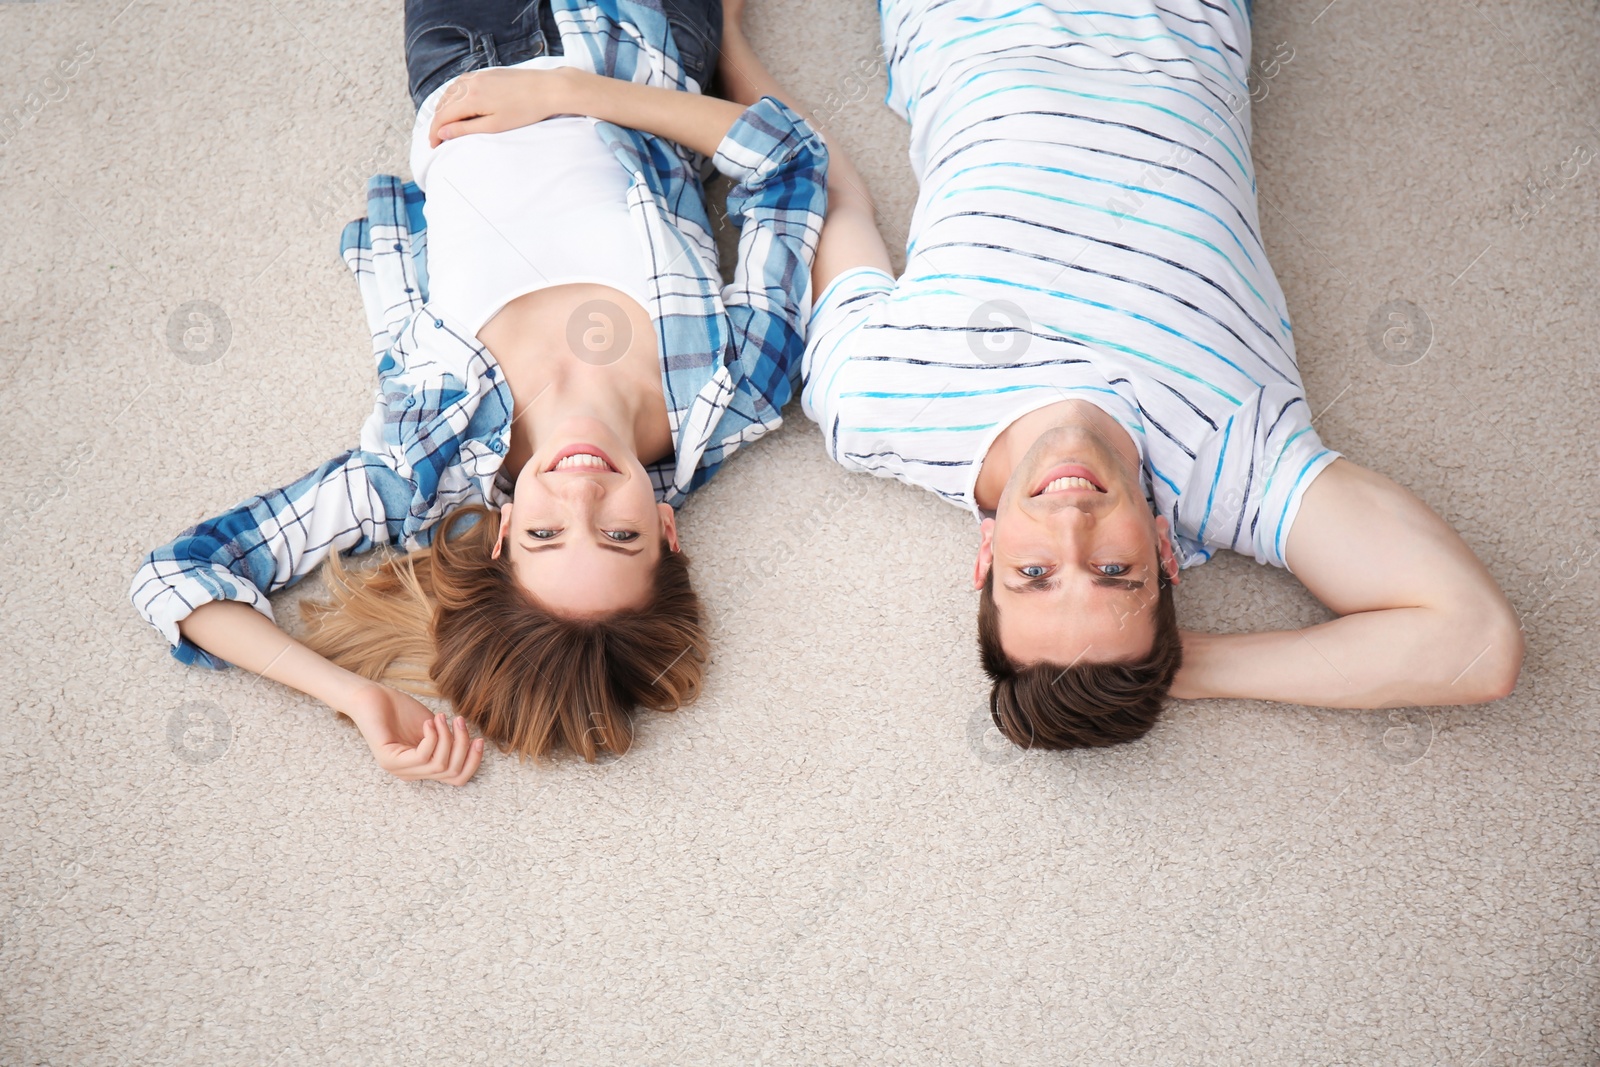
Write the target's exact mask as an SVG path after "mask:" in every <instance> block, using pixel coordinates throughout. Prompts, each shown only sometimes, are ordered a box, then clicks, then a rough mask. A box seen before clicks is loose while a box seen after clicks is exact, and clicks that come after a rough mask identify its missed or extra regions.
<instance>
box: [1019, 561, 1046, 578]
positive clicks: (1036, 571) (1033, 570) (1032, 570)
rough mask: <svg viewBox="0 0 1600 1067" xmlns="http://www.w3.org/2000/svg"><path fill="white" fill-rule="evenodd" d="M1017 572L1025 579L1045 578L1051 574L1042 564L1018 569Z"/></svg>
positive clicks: (1031, 564) (1032, 564)
mask: <svg viewBox="0 0 1600 1067" xmlns="http://www.w3.org/2000/svg"><path fill="white" fill-rule="evenodd" d="M1017 571H1018V573H1020V574H1021V575H1022V576H1023V577H1024V578H1043V577H1044V576H1045V575H1046V574H1048V573H1049V572H1050V568H1049V567H1046V566H1045V565H1044V564H1042V563H1030V564H1028V565H1027V566H1026V567H1018V568H1017Z"/></svg>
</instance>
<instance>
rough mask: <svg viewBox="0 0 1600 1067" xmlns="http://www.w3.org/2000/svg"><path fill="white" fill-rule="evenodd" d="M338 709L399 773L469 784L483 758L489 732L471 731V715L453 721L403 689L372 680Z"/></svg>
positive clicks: (385, 763)
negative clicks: (475, 734)
mask: <svg viewBox="0 0 1600 1067" xmlns="http://www.w3.org/2000/svg"><path fill="white" fill-rule="evenodd" d="M337 710H339V711H342V712H344V713H345V714H346V715H348V716H350V718H351V720H352V721H354V722H355V724H356V727H357V728H358V729H359V730H360V731H361V736H362V737H364V738H366V741H367V747H368V748H370V749H372V757H373V758H374V759H376V760H377V761H378V766H380V767H382V768H383V769H384V770H386V771H388V772H389V773H390V774H392V775H394V776H395V777H396V778H401V779H404V780H406V781H424V780H429V779H431V780H433V781H438V782H444V783H445V784H447V785H466V784H467V782H469V781H471V779H472V776H473V775H474V774H476V773H477V772H478V765H479V764H480V763H482V762H483V738H481V737H480V738H478V739H477V740H473V739H472V737H471V736H469V735H468V733H467V721H466V720H465V719H463V718H461V717H459V716H457V717H456V719H455V722H454V724H453V725H452V724H451V722H450V719H449V717H448V716H446V715H442V714H441V715H434V714H433V713H432V712H430V711H428V709H427V708H426V707H424V706H423V705H422V703H421V702H420V701H417V700H416V699H414V698H412V697H410V696H408V695H406V694H405V693H402V692H400V691H399V690H397V689H391V688H389V687H388V686H384V685H378V684H377V683H375V682H374V683H371V684H369V685H366V686H363V687H361V688H360V689H357V690H356V691H355V692H354V693H352V694H350V696H349V697H347V698H346V699H345V700H343V701H341V702H340V706H339V707H338V708H337Z"/></svg>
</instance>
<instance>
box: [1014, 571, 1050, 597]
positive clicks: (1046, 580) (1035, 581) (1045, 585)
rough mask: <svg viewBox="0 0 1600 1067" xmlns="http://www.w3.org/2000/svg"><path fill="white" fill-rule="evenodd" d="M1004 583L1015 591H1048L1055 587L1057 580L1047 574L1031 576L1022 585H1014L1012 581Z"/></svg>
mask: <svg viewBox="0 0 1600 1067" xmlns="http://www.w3.org/2000/svg"><path fill="white" fill-rule="evenodd" d="M1002 584H1004V585H1005V587H1006V588H1007V589H1009V590H1011V591H1012V592H1013V593H1048V592H1049V591H1050V590H1051V589H1054V588H1055V586H1056V580H1055V579H1054V578H1052V577H1051V576H1050V575H1048V574H1047V575H1045V576H1044V577H1042V578H1029V579H1028V580H1027V581H1025V582H1023V583H1021V584H1020V585H1014V584H1012V583H1011V582H1004V583H1002Z"/></svg>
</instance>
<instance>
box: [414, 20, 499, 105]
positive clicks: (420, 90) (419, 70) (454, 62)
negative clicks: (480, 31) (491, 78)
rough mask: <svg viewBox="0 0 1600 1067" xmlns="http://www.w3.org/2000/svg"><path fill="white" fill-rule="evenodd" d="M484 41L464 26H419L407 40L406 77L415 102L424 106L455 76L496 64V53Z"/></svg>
mask: <svg viewBox="0 0 1600 1067" xmlns="http://www.w3.org/2000/svg"><path fill="white" fill-rule="evenodd" d="M484 43H485V42H484V41H483V40H482V39H481V38H480V37H479V36H478V35H477V34H475V33H473V32H472V31H471V30H468V29H465V28H464V27H461V26H453V25H449V24H435V25H432V26H428V27H426V28H424V29H422V30H419V31H418V32H417V33H416V35H415V36H414V37H413V39H412V40H409V41H407V42H406V80H407V81H408V82H409V83H410V89H411V101H412V103H413V104H416V105H417V106H419V107H420V106H421V105H422V101H424V100H425V99H427V97H428V94H429V93H431V92H433V91H434V90H435V89H437V88H438V87H439V86H441V85H443V84H444V83H445V82H447V81H449V80H450V79H451V78H454V77H457V76H459V75H462V74H465V73H466V72H467V71H469V70H477V69H478V68H479V67H487V66H491V65H493V62H494V57H493V56H491V55H490V54H489V52H488V51H487V50H486V49H485V47H484Z"/></svg>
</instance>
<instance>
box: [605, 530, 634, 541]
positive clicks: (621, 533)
mask: <svg viewBox="0 0 1600 1067" xmlns="http://www.w3.org/2000/svg"><path fill="white" fill-rule="evenodd" d="M606 536H607V537H609V538H611V540H613V541H617V542H620V543H621V544H627V543H628V542H629V541H637V540H639V531H638V530H607V531H606Z"/></svg>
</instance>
